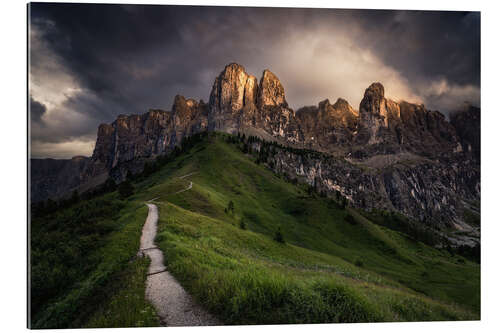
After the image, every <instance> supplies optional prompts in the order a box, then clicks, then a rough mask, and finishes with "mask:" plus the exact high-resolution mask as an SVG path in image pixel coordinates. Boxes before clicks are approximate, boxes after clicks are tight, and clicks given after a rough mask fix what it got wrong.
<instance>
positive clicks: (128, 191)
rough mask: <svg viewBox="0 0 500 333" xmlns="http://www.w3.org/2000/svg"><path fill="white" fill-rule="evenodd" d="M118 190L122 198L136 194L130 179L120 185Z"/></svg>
mask: <svg viewBox="0 0 500 333" xmlns="http://www.w3.org/2000/svg"><path fill="white" fill-rule="evenodd" d="M118 192H119V193H120V198H122V199H125V198H128V197H130V196H131V195H132V194H134V186H133V185H132V183H131V182H130V180H126V181H124V182H121V183H120V185H118Z"/></svg>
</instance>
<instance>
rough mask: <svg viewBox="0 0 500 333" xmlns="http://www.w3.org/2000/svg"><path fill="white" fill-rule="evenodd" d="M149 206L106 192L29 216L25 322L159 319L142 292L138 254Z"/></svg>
mask: <svg viewBox="0 0 500 333" xmlns="http://www.w3.org/2000/svg"><path fill="white" fill-rule="evenodd" d="M147 212H148V209H147V207H146V206H145V205H144V204H142V203H140V202H133V201H128V200H120V199H119V198H118V195H117V193H109V194H106V195H103V196H99V197H97V198H94V199H90V200H81V201H80V202H78V203H75V204H73V205H71V206H70V207H65V208H61V209H59V210H57V212H55V213H50V214H45V215H42V216H33V217H32V220H31V243H30V245H31V281H30V282H31V326H32V327H33V328H69V327H82V326H90V327H96V326H100V327H103V326H104V327H112V326H122V327H123V326H152V325H158V324H159V321H158V319H157V317H156V314H155V312H154V309H153V308H152V306H151V305H150V304H149V303H147V302H146V301H145V299H144V288H145V287H144V281H145V279H146V270H147V267H148V265H149V262H148V261H147V260H146V259H141V260H139V259H138V258H137V257H136V254H137V251H138V249H139V241H140V236H141V230H142V225H143V224H144V221H145V219H146V216H147ZM108 314H110V315H109V316H108Z"/></svg>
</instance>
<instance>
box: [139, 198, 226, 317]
mask: <svg viewBox="0 0 500 333" xmlns="http://www.w3.org/2000/svg"><path fill="white" fill-rule="evenodd" d="M147 206H148V207H149V213H148V217H147V219H146V223H145V224H144V227H143V229H142V236H141V248H140V250H139V253H142V254H145V255H147V256H148V257H149V258H150V259H151V264H150V266H149V270H148V278H147V280H146V299H148V300H149V301H150V302H151V304H153V306H154V307H155V309H156V312H157V313H158V316H159V317H160V320H161V322H162V324H163V325H165V326H209V325H221V323H220V322H219V321H218V320H217V319H216V318H214V317H213V316H212V315H210V314H209V313H207V312H206V311H205V310H203V309H202V308H201V307H200V306H199V305H198V304H197V303H196V302H195V301H194V300H193V298H192V297H191V296H190V295H189V294H188V293H187V292H186V291H185V290H184V288H182V286H181V285H180V284H179V282H177V280H176V279H175V278H174V277H173V276H172V275H171V274H170V273H169V272H168V271H167V269H166V267H165V265H164V264H163V252H162V251H161V250H160V249H159V248H157V247H156V245H155V244H154V239H155V237H156V229H157V223H158V208H157V207H156V205H154V204H151V203H148V204H147Z"/></svg>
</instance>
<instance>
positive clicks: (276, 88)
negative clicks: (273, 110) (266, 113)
mask: <svg viewBox="0 0 500 333" xmlns="http://www.w3.org/2000/svg"><path fill="white" fill-rule="evenodd" d="M258 106H259V107H260V108H263V107H268V106H271V107H275V106H283V107H285V108H286V107H288V103H287V102H286V100H285V89H284V88H283V85H282V84H281V82H280V80H279V79H278V77H277V76H276V75H274V74H273V73H272V72H271V71H269V70H268V69H266V70H265V71H264V72H263V73H262V78H261V79H260V86H259V98H258Z"/></svg>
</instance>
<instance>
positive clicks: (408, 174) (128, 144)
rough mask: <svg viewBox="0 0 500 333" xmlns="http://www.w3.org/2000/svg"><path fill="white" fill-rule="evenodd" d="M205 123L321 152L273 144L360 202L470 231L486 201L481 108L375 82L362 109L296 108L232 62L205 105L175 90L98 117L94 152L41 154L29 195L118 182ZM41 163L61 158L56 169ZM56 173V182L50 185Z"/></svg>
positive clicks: (281, 161) (287, 159)
mask: <svg viewBox="0 0 500 333" xmlns="http://www.w3.org/2000/svg"><path fill="white" fill-rule="evenodd" d="M206 130H209V131H223V132H228V133H237V132H241V133H246V134H247V135H255V136H259V137H261V138H263V139H265V140H267V141H277V142H278V143H280V144H282V145H284V146H291V147H294V148H308V149H312V150H316V151H320V152H323V153H324V155H323V157H321V158H318V157H317V155H315V156H309V157H307V158H306V157H304V155H294V154H293V153H291V152H289V151H288V152H286V151H277V152H276V154H275V156H274V157H273V160H272V162H273V163H272V165H273V167H274V169H275V171H277V172H284V173H286V174H288V175H289V176H293V175H295V176H297V177H303V178H305V179H306V181H307V182H308V183H309V184H311V185H314V186H315V187H317V188H318V189H320V190H324V191H326V192H332V191H340V192H341V193H342V194H343V195H344V196H346V197H347V198H348V199H349V200H350V202H351V204H352V205H354V206H357V207H363V208H383V209H389V210H397V211H399V212H401V213H403V214H405V215H407V216H409V217H412V218H415V219H419V220H422V221H426V222H427V223H430V224H434V225H437V226H441V227H452V228H456V229H457V230H468V228H469V226H467V225H466V224H465V222H464V218H463V210H464V207H465V205H466V201H470V202H472V201H479V200H480V167H479V156H480V110H479V109H478V108H474V107H471V106H468V107H467V108H465V109H464V110H462V111H461V112H457V113H456V114H453V115H452V116H451V121H450V122H448V121H447V120H446V119H445V117H444V116H443V115H442V114H441V113H439V112H438V111H430V110H427V109H426V108H425V107H424V106H423V105H418V104H412V103H408V102H404V101H403V102H394V101H392V100H390V99H387V98H386V97H385V89H384V87H383V85H382V84H380V83H373V84H372V85H370V86H369V87H368V88H367V89H366V90H365V92H364V97H363V99H362V101H361V103H360V105H359V112H358V111H356V110H354V109H353V108H352V107H351V106H350V105H349V103H348V102H347V101H346V100H344V99H341V98H339V99H338V100H337V101H336V102H335V103H334V104H333V105H332V104H331V103H330V101H329V100H328V99H326V100H324V101H322V102H320V103H319V104H318V105H317V106H310V107H303V108H301V109H299V110H298V111H297V112H294V111H293V110H292V109H290V108H289V107H288V103H287V101H286V98H285V90H284V88H283V85H282V84H281V82H280V80H279V79H278V77H277V76H276V75H275V74H273V73H272V72H270V71H269V70H265V71H264V72H263V74H262V77H261V79H260V81H257V78H256V77H254V76H252V75H250V74H248V73H247V72H246V71H245V69H244V68H243V66H241V65H238V64H235V63H232V64H229V65H227V66H226V67H225V68H224V70H223V71H222V72H221V73H220V75H219V76H218V77H217V78H216V79H215V81H214V84H213V86H212V91H211V94H210V100H209V103H208V104H205V103H204V102H203V101H195V100H193V99H186V98H184V97H182V96H179V95H178V96H176V97H175V101H174V105H173V106H172V111H161V110H151V111H149V112H148V113H145V114H142V115H130V116H119V117H118V118H117V119H116V120H115V121H114V122H113V123H112V124H103V125H101V126H99V129H98V137H97V141H96V146H95V149H94V153H93V155H92V157H91V158H90V159H85V160H84V161H85V162H83V160H82V162H81V163H79V164H78V163H77V164H75V163H73V164H71V163H69V162H67V161H66V162H40V161H35V162H34V163H33V168H32V176H33V177H32V178H33V181H32V199H35V200H39V199H43V198H47V197H56V196H58V195H60V194H61V193H63V192H65V191H68V190H69V189H70V188H74V187H76V186H78V184H80V187H83V188H85V186H86V188H90V187H91V186H93V185H95V184H97V183H99V182H102V181H104V180H105V179H106V178H107V177H109V176H111V177H113V178H114V179H115V180H117V181H121V180H122V179H124V177H126V174H127V173H129V172H132V173H136V172H139V171H141V170H142V168H143V166H144V163H145V161H147V160H150V159H153V158H155V157H156V156H158V155H162V154H166V153H168V152H169V151H171V150H172V149H174V147H175V146H176V145H179V144H180V143H181V141H182V139H183V138H184V137H186V136H189V135H192V134H194V133H198V132H201V131H206ZM44 163H46V164H47V165H48V163H55V164H57V163H59V164H57V165H58V167H57V168H52V169H51V168H50V167H47V166H46V164H44ZM49 169H51V170H49ZM60 175H65V176H60ZM51 181H52V182H54V183H57V185H53V186H49V185H48V184H49V183H50V182H51Z"/></svg>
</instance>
